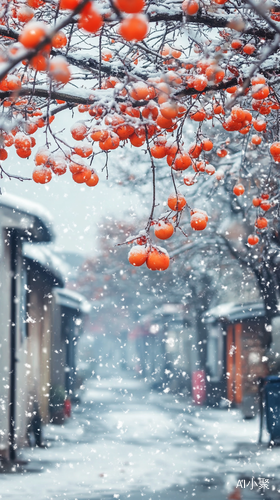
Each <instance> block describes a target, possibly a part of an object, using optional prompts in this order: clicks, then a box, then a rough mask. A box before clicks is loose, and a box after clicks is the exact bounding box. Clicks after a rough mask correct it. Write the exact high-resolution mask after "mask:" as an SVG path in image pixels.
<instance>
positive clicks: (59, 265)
mask: <svg viewBox="0 0 280 500" xmlns="http://www.w3.org/2000/svg"><path fill="white" fill-rule="evenodd" d="M23 255H24V257H26V258H27V259H30V260H32V261H33V262H38V263H39V264H40V265H41V266H42V267H44V268H45V269H46V270H48V271H49V272H50V273H51V274H53V275H54V276H55V277H56V278H57V279H59V280H60V281H61V282H62V283H64V282H65V277H66V275H67V274H68V272H69V266H68V264H66V263H65V262H64V261H63V260H62V259H60V258H59V257H58V256H57V255H55V254H54V253H53V252H52V251H51V250H50V249H49V248H47V247H46V246H44V245H32V244H31V243H24V244H23Z"/></svg>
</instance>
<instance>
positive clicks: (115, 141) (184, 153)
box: [0, 0, 280, 270]
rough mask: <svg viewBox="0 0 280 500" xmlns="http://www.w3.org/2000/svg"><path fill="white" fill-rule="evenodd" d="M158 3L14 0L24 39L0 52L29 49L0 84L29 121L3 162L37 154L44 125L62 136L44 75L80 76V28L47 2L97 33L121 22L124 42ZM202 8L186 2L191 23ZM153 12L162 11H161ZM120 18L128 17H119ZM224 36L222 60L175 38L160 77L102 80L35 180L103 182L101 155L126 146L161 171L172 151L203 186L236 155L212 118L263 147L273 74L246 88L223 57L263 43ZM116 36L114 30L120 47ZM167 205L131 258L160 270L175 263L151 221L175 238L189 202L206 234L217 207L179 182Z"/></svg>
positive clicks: (278, 158)
mask: <svg viewBox="0 0 280 500" xmlns="http://www.w3.org/2000/svg"><path fill="white" fill-rule="evenodd" d="M226 1H227V0H213V3H214V4H216V5H217V6H222V5H223V4H225V3H226ZM149 7H150V5H146V3H145V0H112V2H111V3H110V7H108V11H107V12H106V13H104V12H101V13H100V12H99V10H98V6H97V5H96V3H94V2H93V1H87V2H86V1H85V0H84V1H82V0H60V2H59V3H58V4H57V3H56V2H53V3H52V2H50V4H49V6H48V4H47V2H44V0H27V3H25V2H22V3H18V2H16V1H15V0H14V1H13V2H8V3H7V11H6V13H5V14H4V15H3V16H2V21H1V24H2V25H4V26H7V15H8V14H9V15H10V17H11V23H12V24H13V29H18V30H19V31H18V35H19V36H18V41H17V42H16V43H15V44H13V45H11V46H10V47H9V48H8V50H7V51H6V52H5V51H4V50H0V59H1V62H2V63H7V64H8V63H9V62H10V60H11V58H12V57H18V56H19V55H20V52H21V50H22V49H25V51H26V52H25V54H27V55H26V57H23V58H22V61H21V66H20V65H15V66H14V67H13V66H11V67H12V70H8V71H7V73H6V75H5V76H4V77H3V78H2V80H1V81H0V91H1V92H4V93H7V95H8V97H7V96H6V97H5V99H3V101H2V104H3V106H4V107H5V108H9V109H10V110H11V112H12V113H13V115H14V116H17V115H20V117H21V121H20V120H19V122H18V124H17V125H16V126H15V127H14V128H13V129H12V130H10V131H6V130H4V129H3V130H2V132H1V148H0V160H1V161H4V160H6V159H7V158H8V151H7V148H9V147H11V146H14V147H15V150H16V153H17V155H18V156H19V157H20V158H29V156H30V155H31V152H32V148H34V147H35V145H36V140H35V138H34V134H35V133H36V131H37V130H38V128H44V127H45V128H46V129H49V130H50V131H51V133H53V132H52V129H51V123H52V121H53V119H54V116H53V115H52V114H51V113H49V112H48V111H49V110H47V112H45V113H44V111H43V110H42V109H41V107H40V106H39V105H38V100H36V93H35V90H36V83H37V81H38V78H39V77H38V75H41V74H46V75H47V76H48V78H49V81H50V83H51V88H52V89H53V88H56V89H58V91H59V90H61V89H62V88H63V87H64V86H65V85H66V84H68V83H69V82H70V83H71V80H72V71H71V66H70V64H69V62H68V60H67V54H68V51H69V48H70V46H71V36H72V34H71V30H72V28H71V29H70V31H69V30H68V31H67V30H65V31H66V32H65V31H63V29H60V30H56V29H51V28H49V26H48V24H47V22H46V21H44V18H42V16H40V12H41V11H42V12H43V11H44V9H46V8H49V9H51V10H52V11H53V12H56V13H57V15H58V14H61V15H65V16H66V15H69V13H70V14H71V12H73V15H74V17H73V18H72V19H70V18H69V19H70V21H71V22H70V21H69V23H70V24H71V23H72V24H73V23H74V24H76V28H75V29H77V30H78V31H81V33H86V34H88V35H89V36H91V35H93V36H99V35H100V33H101V30H103V28H104V26H106V28H109V27H110V23H111V24H112V26H113V28H112V34H115V37H116V38H117V42H118V43H124V44H128V45H129V43H130V42H133V43H135V42H137V43H139V42H140V43H141V42H142V41H144V40H145V39H146V38H147V39H148V37H149V34H150V33H151V26H150V23H149V17H148V16H147V15H146V10H147V9H148V8H149ZM200 7H201V6H200V4H199V2H198V1H197V0H184V1H183V3H182V4H181V7H180V8H181V12H182V15H183V16H185V19H186V20H187V19H188V18H190V17H192V16H196V15H197V13H198V12H199V9H200ZM204 8H206V7H205V6H204ZM217 8H220V7H217ZM155 10H156V8H155ZM149 14H153V11H152V9H150V12H149ZM112 16H113V17H112ZM114 16H118V22H117V23H116V22H115V20H116V17H114ZM273 16H274V17H273ZM277 16H278V15H277V13H275V12H271V18H272V19H274V20H278V18H277ZM276 18H277V19H276ZM9 26H10V25H9ZM64 27H67V25H65V26H64ZM231 28H232V27H231ZM233 29H235V30H236V29H237V28H236V27H233ZM69 33H70V34H69ZM220 35H221V37H222V39H223V41H224V42H225V43H226V44H227V49H226V50H222V49H221V47H220V46H219V47H218V46H216V48H215V51H214V53H213V54H214V55H213V54H212V57H210V55H207V56H201V57H197V58H196V59H195V58H190V60H189V61H187V60H186V55H185V54H184V51H183V50H182V49H180V48H178V47H175V46H174V44H173V43H171V44H170V45H169V44H168V43H163V44H162V45H161V48H160V53H159V60H160V63H161V71H160V72H158V74H156V75H155V74H153V75H152V76H150V77H148V76H147V77H146V78H144V77H143V78H141V77H139V76H136V77H135V76H134V77H133V78H128V79H126V80H125V81H124V79H122V78H118V76H107V77H105V78H104V77H103V79H102V80H101V78H100V77H99V87H100V88H99V89H98V92H99V94H96V95H95V92H94V88H93V89H92V94H91V96H90V98H89V99H88V100H87V102H85V103H84V104H79V105H77V109H78V111H79V112H80V114H81V119H80V120H78V121H77V122H76V123H73V124H72V126H71V128H70V132H71V135H72V138H73V140H74V141H75V143H74V144H72V145H71V146H69V147H68V148H67V152H66V151H63V146H62V145H61V146H60V147H59V148H58V149H59V150H58V152H55V153H52V152H51V151H50V149H49V144H47V146H45V147H40V148H39V149H38V150H37V151H36V153H35V155H34V160H35V170H34V172H33V180H34V181H35V182H36V183H41V184H46V183H48V182H50V180H51V178H52V175H53V174H55V175H57V176H61V175H63V174H65V173H66V171H67V170H69V171H70V172H71V174H72V177H73V180H74V181H75V182H77V183H79V184H81V183H85V184H86V185H87V186H96V184H97V183H98V180H99V179H98V175H97V173H96V171H95V170H94V169H93V168H92V167H91V164H92V160H93V158H94V155H95V154H96V152H98V153H100V152H105V154H106V155H107V154H108V152H110V151H112V150H115V149H117V148H118V147H119V146H123V145H125V144H130V145H131V146H132V147H135V148H140V147H143V148H145V149H146V151H147V152H148V153H149V155H150V159H151V163H152V167H153V168H155V166H156V162H155V160H161V161H162V159H163V158H165V159H166V162H167V165H168V166H169V167H170V172H171V173H172V176H173V173H174V172H179V173H180V172H181V173H183V174H182V175H183V178H182V180H183V183H184V184H185V186H192V185H194V184H195V183H196V182H197V180H198V177H199V176H200V177H201V176H205V178H207V177H208V176H214V177H215V178H216V180H217V181H220V180H222V179H223V176H224V173H223V172H222V171H221V170H220V169H218V170H217V171H216V168H215V166H213V165H212V164H211V163H210V161H209V159H210V158H211V159H212V161H213V158H215V156H214V155H216V156H217V160H218V158H224V157H226V156H227V154H228V151H227V149H226V145H227V144H228V143H229V142H227V141H225V142H223V143H220V144H219V145H217V146H218V147H216V145H215V147H214V144H213V139H212V140H211V137H208V135H207V134H206V135H205V133H203V131H202V126H203V123H204V122H207V121H212V124H213V126H215V125H216V124H217V125H218V126H219V127H220V129H221V130H222V128H221V127H223V129H224V131H226V132H229V133H230V132H235V133H237V132H238V133H240V134H241V135H244V136H245V135H246V134H249V136H248V137H250V144H251V147H253V148H258V147H259V146H260V145H261V144H262V141H263V134H265V133H266V129H267V121H266V120H267V117H268V115H269V114H270V113H273V112H278V110H279V109H280V105H279V101H278V97H277V95H276V94H275V92H274V90H273V89H272V88H271V86H270V85H269V83H267V80H266V78H265V76H263V75H262V74H256V75H255V76H253V77H252V78H250V81H249V83H248V85H246V87H245V88H243V87H242V85H243V80H242V76H241V75H240V72H239V69H238V67H237V66H236V65H234V64H229V63H226V64H223V58H222V54H223V52H225V53H226V52H227V51H228V50H230V51H231V52H232V53H233V54H234V55H238V56H240V58H245V59H246V58H249V57H250V56H252V55H257V53H258V50H259V47H257V46H256V45H255V44H254V43H252V41H251V42H250V41H248V40H246V38H244V39H242V36H240V37H239V38H233V36H232V35H230V33H228V32H226V31H225V30H223V31H222V32H221V33H220ZM114 43H115V40H114V39H113V36H112V39H111V45H112V46H113V45H114ZM107 45H108V44H107ZM132 45H133V44H132ZM38 47H39V48H38ZM36 48H38V50H36ZM101 49H102V47H101V46H100V60H99V64H100V70H102V64H104V65H105V66H104V68H106V71H107V74H108V73H109V74H110V70H109V69H108V65H110V64H111V63H113V62H114V57H115V53H114V50H110V49H109V48H108V47H107V46H106V47H104V48H103V49H102V50H101ZM140 49H141V50H142V53H141V54H140V53H139V51H140ZM28 51H30V52H28ZM54 51H60V54H59V55H56V54H54ZM63 51H64V52H63ZM215 52H216V53H219V52H220V53H221V54H220V55H219V57H215ZM194 53H201V49H200V48H199V47H198V49H197V47H195V48H194ZM136 54H137V55H136V57H134V59H133V60H131V63H132V64H134V65H136V66H137V65H138V64H139V61H141V60H142V62H143V57H145V50H144V49H143V47H141V46H139V50H137V53H136ZM118 64H119V61H118ZM139 66H141V64H139ZM142 67H143V65H142ZM27 68H28V70H29V71H31V72H33V73H32V75H33V77H32V78H33V80H28V77H27V74H26V73H25V72H26V69H27ZM117 73H118V72H117V71H116V74H117ZM139 74H140V73H138V75H139ZM143 74H144V73H143ZM32 81H33V83H34V96H32V95H31V97H26V96H25V97H24V84H25V83H26V82H27V83H30V82H32ZM231 81H234V84H233V85H229V84H228V83H229V82H231ZM108 89H111V91H112V93H111V94H110V95H111V96H113V97H114V104H113V105H112V104H111V105H110V106H108V103H106V102H105V104H104V102H102V100H100V92H101V91H102V90H104V91H105V92H104V95H106V91H107V90H108ZM213 89H214V90H215V93H213ZM29 90H30V89H29ZM208 91H212V94H211V96H210V97H209V98H208V99H205V100H204V99H203V98H204V95H205V94H207V92H208ZM29 93H30V92H29ZM64 95H65V96H66V97H65V99H66V100H63V99H57V103H58V104H59V105H60V104H62V105H64V104H67V90H65V91H64ZM98 96H99V97H98ZM244 96H246V107H244V106H243V105H242V104H241V103H242V102H244V100H243V101H242V100H240V99H239V97H242V98H243V97H244ZM230 100H232V102H233V105H232V106H229V105H228V102H229V101H230ZM53 101H54V100H53ZM71 102H73V101H71ZM248 108H249V109H248ZM186 119H190V120H192V121H193V122H194V123H197V125H198V131H197V134H196V136H195V141H194V142H193V144H191V145H190V146H188V147H187V148H185V147H184V140H183V137H184V135H183V125H184V123H185V120H186ZM252 131H253V134H252ZM213 153H214V155H213ZM270 153H271V156H272V158H273V160H274V161H275V162H276V163H278V162H280V142H273V143H272V144H270ZM188 169H189V170H188ZM187 170H188V172H186V171H187ZM245 184H246V183H245ZM244 192H245V187H244V185H243V184H242V183H241V182H240V179H238V180H237V183H236V184H235V185H234V187H233V193H234V195H235V196H237V197H239V196H242V195H243V194H244ZM167 205H168V207H169V209H170V215H168V216H167V217H163V218H160V219H158V220H151V221H150V223H149V224H148V226H147V230H148V232H147V233H146V234H142V235H141V236H139V237H137V238H135V240H133V242H134V243H136V244H135V245H134V246H133V247H132V248H131V250H130V252H129V262H130V263H131V264H132V265H134V266H140V265H142V264H144V263H146V265H147V266H148V268H149V269H152V270H164V269H166V268H167V267H168V266H169V256H168V254H167V252H166V251H165V250H163V249H162V248H160V247H158V246H156V245H152V244H151V243H150V238H149V235H148V233H149V230H150V227H151V226H154V232H155V236H156V237H157V238H158V239H160V240H166V239H169V238H170V237H171V236H172V235H173V232H174V228H175V229H176V227H177V226H178V219H179V214H180V213H181V212H182V211H183V210H184V209H185V208H188V209H189V210H190V225H191V227H192V229H194V230H195V231H203V230H204V229H205V228H206V227H207V222H208V216H207V214H206V213H205V212H204V211H203V210H200V209H191V208H190V207H189V205H188V203H187V200H186V198H185V196H183V195H182V194H180V193H178V191H177V189H175V193H173V194H171V195H170V197H169V198H168V200H167ZM253 205H254V206H255V207H259V208H258V210H262V211H264V212H266V211H268V210H269V209H270V208H271V206H272V204H271V203H270V202H269V194H267V193H265V192H263V193H260V195H259V197H258V198H254V199H253ZM266 226H267V219H266V218H265V217H264V216H263V215H261V212H259V211H258V215H257V217H256V221H255V228H256V232H258V231H260V230H262V229H264V228H265V227H266ZM258 241H259V237H258V235H257V234H253V235H250V236H249V238H248V243H249V244H250V245H255V244H256V243H258Z"/></svg>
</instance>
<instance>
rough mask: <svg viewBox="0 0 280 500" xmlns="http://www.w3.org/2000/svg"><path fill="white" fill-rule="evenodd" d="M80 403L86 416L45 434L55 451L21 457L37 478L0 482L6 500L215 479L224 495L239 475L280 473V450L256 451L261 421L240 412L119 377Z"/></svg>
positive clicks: (93, 386)
mask: <svg viewBox="0 0 280 500" xmlns="http://www.w3.org/2000/svg"><path fill="white" fill-rule="evenodd" d="M82 399H83V403H82V404H83V405H85V406H83V408H85V410H86V411H85V412H84V413H83V412H81V411H79V412H78V413H75V414H74V417H73V418H72V419H71V420H70V421H69V422H67V423H66V425H64V426H62V427H59V426H54V425H48V426H47V428H46V429H45V437H46V438H48V439H49V440H51V441H50V442H51V447H50V448H48V449H26V450H24V452H23V453H22V454H21V458H23V459H26V460H28V461H30V462H31V464H30V468H31V469H32V468H34V467H35V466H36V467H37V469H38V471H37V472H36V473H33V474H31V475H29V474H26V473H25V474H10V475H5V476H2V477H1V479H2V484H1V492H0V498H1V499H2V500H17V499H22V498H24V499H25V500H52V499H62V498H67V500H72V499H73V500H74V498H97V499H98V498H100V496H101V493H102V492H103V493H104V494H105V493H107V494H110V495H112V496H113V495H118V494H121V493H122V492H126V493H128V492H130V491H134V490H138V491H139V490H141V491H142V490H143V489H144V488H146V489H149V490H153V491H161V490H163V489H167V488H169V487H171V486H173V485H181V486H183V485H185V484H187V483H188V482H190V481H192V480H193V479H194V478H195V477H201V478H202V477H203V478H208V479H211V478H212V477H213V476H215V475H216V476H219V477H221V478H224V481H225V487H226V485H227V483H229V484H234V483H235V484H237V480H238V477H239V476H240V475H243V476H245V477H246V475H247V477H252V476H254V477H259V476H261V477H273V476H274V475H276V474H277V470H278V468H279V466H280V455H279V452H278V449H277V448H272V449H269V448H267V446H266V444H265V443H264V444H263V445H258V444H257V440H258V425H259V422H258V419H255V420H243V419H242V417H241V414H240V412H239V411H238V410H233V409H223V410H222V409H213V410H212V409H206V408H201V407H194V406H192V405H191V404H190V400H188V399H186V397H185V396H184V397H183V395H178V394H177V395H176V396H174V395H172V394H166V393H165V394H163V393H152V394H150V393H149V392H148V390H147V388H146V387H145V384H144V382H143V381H135V380H123V379H121V378H120V377H118V376H116V377H114V378H111V379H105V380H102V379H100V378H99V380H90V381H88V383H87V386H86V390H85V392H84V395H83V397H82ZM110 401H111V405H110V406H108V407H106V404H107V403H110ZM90 403H91V404H92V405H91V406H88V405H90ZM104 405H105V408H104ZM108 409H110V410H109V411H108ZM265 439H266V440H267V436H266V438H265ZM276 477H277V476H276Z"/></svg>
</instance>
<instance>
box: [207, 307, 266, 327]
mask: <svg viewBox="0 0 280 500" xmlns="http://www.w3.org/2000/svg"><path fill="white" fill-rule="evenodd" d="M264 315H265V308H264V304H263V302H248V303H245V304H235V303H234V302H228V303H226V304H220V305H218V306H217V307H213V308H212V309H209V310H208V311H207V312H206V313H205V314H204V317H203V319H204V322H205V323H215V322H217V321H227V322H230V323H232V322H234V321H241V320H245V319H252V320H254V319H257V318H262V317H264Z"/></svg>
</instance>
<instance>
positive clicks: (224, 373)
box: [204, 303, 271, 418]
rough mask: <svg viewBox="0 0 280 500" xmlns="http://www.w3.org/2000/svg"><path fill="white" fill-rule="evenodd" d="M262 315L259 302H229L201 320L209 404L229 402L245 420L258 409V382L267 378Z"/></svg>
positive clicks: (268, 336) (266, 334)
mask: <svg viewBox="0 0 280 500" xmlns="http://www.w3.org/2000/svg"><path fill="white" fill-rule="evenodd" d="M264 314H265V311H264V306H263V304H262V303H247V304H234V303H228V304H222V305H220V306H218V307H216V308H213V309H211V310H209V311H208V312H207V313H206V314H205V317H204V322H205V324H206V325H207V328H208V340H207V367H206V375H207V395H208V402H209V403H210V404H214V405H215V404H219V403H220V402H221V400H223V399H224V400H228V401H229V402H230V403H231V404H236V405H239V406H240V407H241V409H242V411H243V414H244V416H245V417H248V418H249V417H253V416H254V415H255V414H256V412H257V410H258V380H259V378H260V377H265V376H266V375H268V364H267V357H266V353H267V348H268V347H269V345H270V343H271V333H270V332H268V331H266V329H265V320H264Z"/></svg>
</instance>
